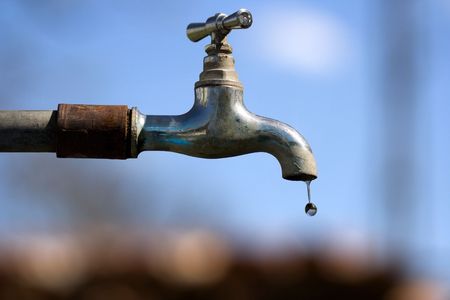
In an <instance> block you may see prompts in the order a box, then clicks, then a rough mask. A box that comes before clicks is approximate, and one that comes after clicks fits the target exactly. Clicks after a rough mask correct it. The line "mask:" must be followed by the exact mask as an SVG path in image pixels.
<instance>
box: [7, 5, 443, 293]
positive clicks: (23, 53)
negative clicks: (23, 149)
mask: <svg viewBox="0 0 450 300" xmlns="http://www.w3.org/2000/svg"><path fill="white" fill-rule="evenodd" d="M241 7H244V8H247V9H249V10H250V11H251V12H252V14H253V17H254V24H253V26H252V27H251V28H250V29H248V30H245V31H235V32H233V33H232V34H231V35H230V37H229V42H230V43H231V45H232V46H233V49H234V57H235V59H236V69H237V71H238V73H239V76H240V80H241V81H242V82H243V84H244V86H245V103H246V106H247V107H248V108H249V110H250V111H252V112H255V113H257V114H259V115H263V116H267V117H271V118H275V119H278V120H281V121H283V122H286V123H288V124H290V125H291V126H293V127H295V128H296V129H298V130H299V131H300V132H301V133H302V134H303V135H304V136H305V137H306V139H307V140H308V141H309V143H310V144H311V146H312V148H313V151H314V154H315V157H316V160H317V163H318V168H319V178H318V179H317V180H316V181H314V182H313V183H312V185H311V188H312V201H313V202H314V203H316V205H317V206H318V213H317V215H316V216H315V217H312V218H311V217H308V216H306V215H305V213H304V206H305V204H306V202H307V194H306V186H305V184H304V183H303V182H289V181H286V180H283V179H282V178H281V171H280V167H279V165H278V163H277V161H276V160H275V159H274V158H273V157H271V156H269V155H267V154H263V153H257V154H251V155H245V156H240V157H235V158H228V159H221V160H203V159H198V158H192V157H187V156H183V155H179V154H174V153H167V152H145V153H142V154H141V155H140V157H139V158H138V159H136V160H127V161H108V160H92V159H91V160H88V159H87V160H80V159H56V157H55V154H54V153H50V154H17V153H3V154H1V155H0V166H1V170H2V171H1V172H0V298H1V299H190V298H192V299H298V298H300V297H303V298H304V299H330V298H333V299H448V297H449V294H448V291H449V287H450V238H449V233H448V228H450V221H449V220H450V218H449V215H450V199H449V197H450V185H449V184H448V179H449V175H450V174H449V170H450V159H449V156H448V153H450V135H449V134H448V132H449V131H448V128H449V119H448V115H449V114H450V103H449V96H450V60H449V53H450V38H449V36H450V1H448V0H428V1H425V0H423V1H420V0H382V1H358V0H348V1H330V0H322V1H317V0H315V1H293V0H292V1H287V0H285V1H276V2H275V1H247V0H241V1H235V0H233V1H226V2H225V1H221V2H217V1H142V0H127V1H125V0H123V1H119V0H117V1H106V0H99V1H92V0H90V1H88V0H76V1H75V0H43V1H31V0H28V1H26V0H3V1H0V104H1V108H0V109H2V110H8V109H11V110H16V109H29V110H40V109H44V110H45V109H51V110H55V109H56V108H57V104H58V103H83V104H126V105H129V106H130V107H131V106H137V107H138V108H139V110H140V111H141V112H143V113H146V114H153V115H155V114H166V115H167V114H168V115H171V114H181V113H184V112H186V111H187V110H188V109H189V108H190V107H191V105H192V103H193V99H194V97H193V88H194V83H195V81H196V80H197V79H198V75H199V73H200V72H201V70H202V58H203V56H204V55H205V53H204V50H203V48H204V45H205V44H207V41H206V40H205V41H200V42H199V43H192V42H190V41H189V40H188V39H187V38H186V36H185V28H186V26H187V24H189V23H190V22H195V21H204V20H206V18H207V17H209V16H211V15H213V14H214V13H216V12H224V13H226V14H229V13H232V12H234V11H236V10H237V9H239V8H241Z"/></svg>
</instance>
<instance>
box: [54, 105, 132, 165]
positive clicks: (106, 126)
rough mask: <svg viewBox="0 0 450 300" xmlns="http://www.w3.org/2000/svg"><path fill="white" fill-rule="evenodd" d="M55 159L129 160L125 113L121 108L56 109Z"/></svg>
mask: <svg viewBox="0 0 450 300" xmlns="http://www.w3.org/2000/svg"><path fill="white" fill-rule="evenodd" d="M57 122H58V131H57V147H56V154H57V156H58V157H79V158H110V159H126V158H128V157H129V148H130V138H129V137H130V134H129V126H128V124H129V110H128V107H127V106H125V105H77V104H60V105H59V106H58V121H57Z"/></svg>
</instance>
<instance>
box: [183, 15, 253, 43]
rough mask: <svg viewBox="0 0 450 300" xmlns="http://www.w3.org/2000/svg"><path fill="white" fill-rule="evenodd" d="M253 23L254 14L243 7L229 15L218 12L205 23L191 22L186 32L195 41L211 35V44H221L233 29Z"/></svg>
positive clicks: (243, 27)
mask: <svg viewBox="0 0 450 300" xmlns="http://www.w3.org/2000/svg"><path fill="white" fill-rule="evenodd" d="M252 23H253V17H252V14H251V13H250V12H249V11H248V10H247V9H245V8H241V9H240V10H238V11H237V12H235V13H233V14H231V15H229V16H227V15H225V14H222V13H217V14H215V15H214V16H212V17H210V18H208V19H207V20H206V22H205V23H191V24H189V25H188V27H187V28H186V34H187V37H188V38H189V39H190V40H191V41H193V42H198V41H200V40H201V39H203V38H205V37H207V36H208V35H211V44H213V43H214V44H220V43H221V42H222V40H223V39H224V38H225V37H226V36H227V34H228V33H230V31H231V30H232V29H245V28H249V27H250V26H251V25H252Z"/></svg>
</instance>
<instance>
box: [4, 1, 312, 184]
mask: <svg viewBox="0 0 450 300" xmlns="http://www.w3.org/2000/svg"><path fill="white" fill-rule="evenodd" d="M252 21H253V19H252V16H251V14H250V12H249V11H247V10H245V9H241V10H239V11H237V12H236V13H234V14H232V15H230V16H226V15H224V14H216V15H215V16H214V17H211V18H209V19H208V20H207V21H206V23H196V24H190V25H189V26H188V28H187V35H188V37H189V38H190V39H191V40H192V41H198V40H200V39H202V38H204V37H206V36H207V35H211V37H212V42H211V44H210V45H208V46H207V47H206V53H207V54H208V55H207V56H206V57H205V58H204V61H203V72H202V73H201V74H200V80H199V81H198V82H196V84H195V102H194V105H193V107H192V109H191V110H190V111H189V112H187V113H185V114H183V115H179V116H151V115H149V116H146V115H143V114H141V113H140V112H139V111H138V110H137V109H136V108H133V109H131V110H129V109H128V108H127V107H125V106H93V105H67V104H64V105H60V106H59V109H58V112H57V117H58V120H55V112H52V111H49V112H28V114H29V115H30V116H32V117H31V118H30V117H28V119H27V120H16V119H15V118H17V117H21V118H23V117H22V116H23V114H25V113H24V112H0V116H2V118H1V119H0V139H1V142H0V151H4V152H7V151H30V152H34V151H45V152H54V151H55V150H56V151H57V153H58V157H91V158H117V159H125V158H130V157H137V156H138V155H139V153H140V152H142V151H148V150H162V151H172V152H177V153H182V154H186V155H190V156H195V157H202V158H223V157H230V156H236V155H242V154H246V153H252V152H267V153H270V154H272V155H273V156H275V157H276V158H277V159H278V161H279V163H280V165H281V168H282V175H283V178H285V179H289V180H303V181H310V180H313V179H315V178H316V177H317V170H316V163H315V160H314V157H313V154H312V151H311V148H310V146H309V145H308V143H307V142H306V140H305V139H304V138H303V137H302V136H301V135H300V134H299V133H298V132H297V131H296V130H295V129H293V128H292V127H290V126H288V125H286V124H284V123H281V122H279V121H276V120H272V119H269V118H265V117H260V116H257V115H255V114H253V113H251V112H249V111H248V110H247V109H246V107H245V106H244V103H243V87H242V84H241V83H240V82H239V79H238V76H237V73H236V71H235V68H234V58H233V56H232V48H231V46H230V45H229V44H228V43H227V40H226V35H227V34H228V33H229V32H230V31H231V29H235V28H248V27H250V25H251V24H252ZM35 119H36V120H37V119H39V122H36V121H35ZM19 123H20V128H22V131H21V133H20V134H22V136H20V138H19V139H16V140H17V141H23V140H24V138H28V137H29V136H30V135H32V130H33V128H34V129H35V130H37V131H38V133H39V134H40V135H41V136H42V135H44V137H45V139H46V141H47V142H48V145H47V146H46V147H43V146H42V144H43V141H44V140H45V139H44V138H42V137H41V140H39V141H36V143H38V144H39V145H36V147H35V148H34V147H33V145H30V143H28V144H26V145H25V144H24V143H23V142H17V144H15V145H14V146H11V145H9V146H8V144H9V143H15V141H11V142H10V137H11V136H12V134H13V133H14V126H17V125H18V124H19ZM20 134H19V135H20ZM31 140H32V141H34V140H35V138H31Z"/></svg>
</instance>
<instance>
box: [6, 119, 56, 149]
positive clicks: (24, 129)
mask: <svg viewBox="0 0 450 300" xmlns="http://www.w3.org/2000/svg"><path fill="white" fill-rule="evenodd" d="M56 116H57V111H54V110H10V111H8V110H1V111H0V152H55V151H56V128H57V125H56V119H57V118H56Z"/></svg>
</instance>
